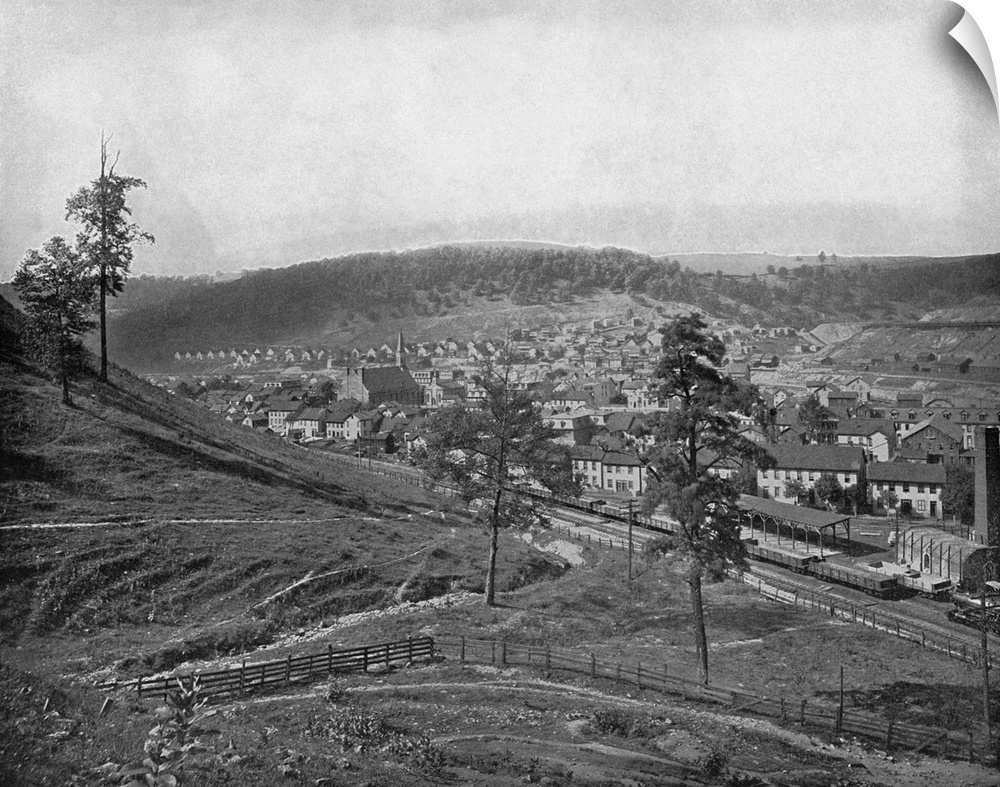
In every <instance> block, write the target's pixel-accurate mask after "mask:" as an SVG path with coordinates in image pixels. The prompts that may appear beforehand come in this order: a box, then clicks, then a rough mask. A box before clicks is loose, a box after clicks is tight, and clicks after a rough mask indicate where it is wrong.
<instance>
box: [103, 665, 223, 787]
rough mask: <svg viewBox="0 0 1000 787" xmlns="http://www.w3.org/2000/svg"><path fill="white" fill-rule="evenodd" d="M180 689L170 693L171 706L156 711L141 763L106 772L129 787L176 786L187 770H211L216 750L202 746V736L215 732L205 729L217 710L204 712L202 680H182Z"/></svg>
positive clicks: (110, 767)
mask: <svg viewBox="0 0 1000 787" xmlns="http://www.w3.org/2000/svg"><path fill="white" fill-rule="evenodd" d="M177 685H178V687H179V688H178V689H177V690H175V691H171V692H169V693H168V694H167V704H166V705H164V706H162V707H160V708H157V709H156V718H157V719H159V723H158V724H157V725H156V726H155V727H153V728H152V729H151V730H150V731H149V734H148V736H147V738H146V743H145V745H144V746H143V750H144V752H145V754H146V757H145V758H144V759H143V760H142V761H141V762H135V763H130V764H126V765H122V766H121V767H117V766H114V765H112V764H110V763H109V765H107V766H104V767H103V768H102V770H105V771H106V772H108V773H109V774H110V775H112V776H113V777H114V778H116V779H119V780H120V781H121V782H122V783H123V784H124V786H125V787H146V786H148V787H175V786H176V785H178V784H180V783H181V780H180V779H179V778H178V777H179V776H180V775H183V774H184V771H185V770H188V769H191V770H198V769H203V768H205V767H208V766H209V765H210V764H211V763H210V762H209V757H210V756H211V755H213V754H214V753H215V749H214V747H211V746H207V745H205V744H203V743H202V741H201V736H203V735H210V734H212V733H213V731H212V730H208V729H206V728H205V727H203V726H202V724H203V722H204V721H205V720H206V719H208V718H211V717H212V716H214V715H215V714H216V711H214V710H210V711H206V710H203V708H204V706H205V701H204V700H203V699H200V698H199V687H198V679H197V678H194V679H193V680H192V681H191V682H190V683H188V684H187V685H185V683H184V682H183V681H181V680H180V679H178V681H177Z"/></svg>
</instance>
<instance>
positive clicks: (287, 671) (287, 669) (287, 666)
mask: <svg viewBox="0 0 1000 787" xmlns="http://www.w3.org/2000/svg"><path fill="white" fill-rule="evenodd" d="M291 681H292V654H291V653H289V654H288V658H287V659H286V661H285V683H291Z"/></svg>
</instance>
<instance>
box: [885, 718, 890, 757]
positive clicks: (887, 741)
mask: <svg viewBox="0 0 1000 787" xmlns="http://www.w3.org/2000/svg"><path fill="white" fill-rule="evenodd" d="M891 751H892V719H889V724H888V726H887V727H886V728H885V753H886V754H889V753H890V752H891Z"/></svg>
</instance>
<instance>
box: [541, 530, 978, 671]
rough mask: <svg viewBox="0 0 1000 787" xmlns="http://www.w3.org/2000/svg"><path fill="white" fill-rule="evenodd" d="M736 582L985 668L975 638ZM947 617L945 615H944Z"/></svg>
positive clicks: (612, 541)
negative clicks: (940, 631) (941, 631)
mask: <svg viewBox="0 0 1000 787" xmlns="http://www.w3.org/2000/svg"><path fill="white" fill-rule="evenodd" d="M549 529H550V530H554V531H555V532H557V533H559V534H561V535H566V536H569V537H570V538H574V539H576V540H578V541H582V542H584V543H587V544H592V545H596V546H599V547H606V548H610V549H621V550H627V549H628V539H627V538H625V537H619V538H612V537H610V536H608V537H606V538H602V537H600V536H593V537H591V535H590V534H586V535H585V534H583V533H577V532H574V531H573V530H572V529H570V528H568V527H565V526H562V525H556V524H551V525H549ZM728 574H729V576H730V577H731V578H732V579H735V580H736V581H738V582H742V583H743V584H745V585H749V586H750V587H752V588H754V589H755V590H756V591H757V592H758V593H760V594H761V595H762V596H764V597H765V598H768V599H771V600H772V601H777V602H779V603H781V604H790V605H792V606H796V607H804V608H806V609H810V610H812V611H814V612H822V613H824V614H828V615H829V616H831V617H835V618H838V619H840V620H844V621H848V622H851V623H856V624H858V625H861V626H867V627H869V628H872V629H875V630H877V631H882V632H885V633H887V634H891V635H893V636H895V637H898V638H899V639H905V640H907V641H909V642H914V643H917V644H919V645H920V646H921V647H924V648H928V649H929V650H935V651H937V652H939V653H943V654H945V655H947V656H948V657H949V658H952V659H957V660H958V661H963V662H965V663H966V664H971V665H972V666H973V667H975V668H977V669H981V668H982V664H983V653H982V650H981V649H980V648H979V647H978V646H977V645H975V644H970V642H972V641H973V638H972V636H971V635H970V637H968V638H962V637H959V636H950V635H946V634H940V633H938V632H936V631H931V630H930V629H926V628H923V627H922V626H918V625H916V624H915V623H913V622H912V621H909V620H905V619H903V618H900V617H897V616H895V615H892V614H890V613H888V612H882V611H876V610H874V609H869V608H868V607H866V606H865V605H863V604H851V603H850V602H848V601H845V600H844V599H842V598H839V597H837V596H831V595H828V594H825V593H821V592H819V591H815V590H807V589H804V588H794V589H791V590H789V589H787V587H786V588H782V587H781V585H782V584H784V583H782V582H780V581H779V580H773V579H763V578H761V576H760V575H758V574H753V573H751V572H749V571H738V570H735V569H730V570H729V572H728ZM942 614H943V613H942ZM995 666H996V660H995V658H991V659H990V669H993V668H994V667H995Z"/></svg>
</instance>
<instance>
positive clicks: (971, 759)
mask: <svg viewBox="0 0 1000 787" xmlns="http://www.w3.org/2000/svg"><path fill="white" fill-rule="evenodd" d="M975 761H976V750H975V749H974V748H973V747H972V730H969V762H975Z"/></svg>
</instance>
